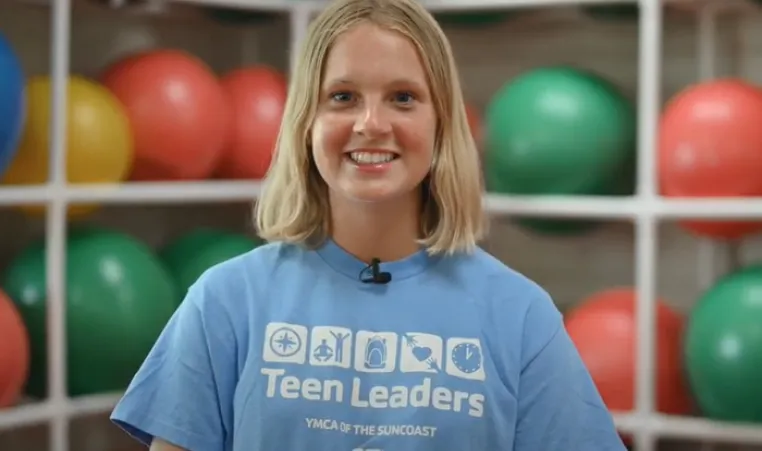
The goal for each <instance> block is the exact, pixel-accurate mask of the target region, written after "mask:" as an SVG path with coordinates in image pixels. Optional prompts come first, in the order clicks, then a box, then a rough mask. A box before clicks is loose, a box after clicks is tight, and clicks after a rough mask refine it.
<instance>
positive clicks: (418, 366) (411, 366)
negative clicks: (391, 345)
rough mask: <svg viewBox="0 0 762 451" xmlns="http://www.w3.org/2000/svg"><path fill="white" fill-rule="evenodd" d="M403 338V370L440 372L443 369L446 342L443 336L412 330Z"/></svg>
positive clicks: (401, 357)
mask: <svg viewBox="0 0 762 451" xmlns="http://www.w3.org/2000/svg"><path fill="white" fill-rule="evenodd" d="M401 339H402V347H401V348H400V371H401V372H403V373H438V372H440V371H441V370H442V354H443V350H444V349H443V348H444V343H443V341H442V338H441V337H439V336H437V335H432V334H424V333H417V332H412V333H406V334H404V335H402V337H401Z"/></svg>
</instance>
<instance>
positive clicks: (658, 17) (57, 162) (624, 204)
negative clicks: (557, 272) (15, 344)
mask: <svg viewBox="0 0 762 451" xmlns="http://www.w3.org/2000/svg"><path fill="white" fill-rule="evenodd" d="M176 1H177V2H178V3H180V2H182V3H187V4H198V5H205V6H232V7H240V8H251V9H257V10H265V11H277V12H282V13H285V14H288V15H289V16H290V45H289V48H290V49H291V50H292V51H291V52H290V53H291V54H293V53H294V52H293V49H295V48H296V47H297V46H299V45H300V43H301V41H302V40H303V38H304V34H305V29H306V27H307V24H308V23H309V21H310V18H311V17H312V15H313V14H314V13H315V12H316V11H318V10H319V9H320V8H321V2H320V1H308V0H182V1H181V0H176ZM675 1H676V2H679V3H685V4H686V5H688V4H690V5H691V6H692V7H695V8H696V10H697V13H696V18H697V20H698V21H699V35H700V39H699V40H698V42H697V45H698V46H699V50H698V54H699V64H698V66H699V67H698V68H697V71H698V72H699V78H703V79H706V78H712V77H713V76H714V71H713V66H714V61H713V54H714V52H715V51H716V50H715V49H714V47H715V39H714V38H713V36H714V13H715V12H716V9H717V8H718V7H720V6H721V7H722V8H735V7H739V8H743V7H744V5H745V2H741V1H731V0H715V1H708V2H702V5H701V6H699V5H694V3H695V2H690V1H688V0H683V1H681V0H675ZM111 2H112V4H113V5H114V6H118V5H119V4H121V3H123V2H121V1H120V0H111ZM615 2H616V3H628V2H627V1H626V0H610V1H607V2H606V3H615ZM427 3H428V4H429V6H430V8H431V9H432V10H441V11H444V10H469V9H486V8H505V9H507V8H533V7H541V6H543V7H544V6H552V5H577V4H582V3H589V4H593V3H602V2H600V1H598V0H584V1H581V0H430V1H428V2H427ZM639 4H640V7H641V20H640V24H639V43H638V44H639V53H638V55H639V56H638V58H639V61H638V74H637V77H638V86H637V88H638V89H637V103H638V106H639V127H640V128H639V132H638V135H639V136H638V138H639V139H638V142H639V146H640V147H639V149H638V152H639V155H638V156H639V160H638V164H639V168H638V169H639V174H638V183H637V188H638V189H637V195H636V196H634V197H630V198H625V199H616V200H605V199H598V198H586V197H574V198H563V197H542V198H534V197H504V196H486V197H485V204H486V206H487V208H488V209H489V210H490V211H491V212H492V213H493V214H495V215H542V216H557V217H575V218H607V219H613V220H625V221H629V222H632V223H633V225H634V227H635V230H636V233H635V240H636V241H635V243H636V244H635V258H636V260H635V274H634V276H635V279H634V280H635V285H636V287H637V293H638V309H637V318H638V335H639V336H640V337H641V338H642V341H641V342H640V343H639V347H638V353H637V362H638V368H639V369H640V370H641V371H640V372H639V374H638V378H637V385H636V403H635V405H636V409H635V411H634V412H633V413H629V414H621V415H616V420H617V424H618V426H619V427H620V428H621V430H622V431H623V432H629V433H632V434H633V435H634V437H635V439H636V445H637V448H636V449H638V450H641V451H653V450H654V449H655V441H656V439H658V438H661V437H673V438H691V439H707V440H719V441H723V442H732V443H739V444H740V443H743V444H760V445H762V425H759V426H753V425H729V424H720V423H715V422H711V421H708V420H705V419H699V418H676V417H666V416H663V415H659V414H655V413H654V387H653V385H654V381H653V375H652V373H651V372H648V371H647V370H648V369H649V368H652V367H653V364H652V362H653V361H654V350H653V346H654V330H655V327H654V311H655V301H654V300H655V298H656V294H657V265H656V262H657V254H658V251H659V240H658V233H657V228H658V226H659V223H660V222H662V221H666V220H675V219H679V218H687V217H691V218H762V199H722V200H690V201H689V200H679V201H677V200H669V199H663V198H660V197H659V196H658V195H657V187H656V180H655V174H656V170H655V161H654V160H655V158H654V147H655V141H656V136H657V119H658V117H659V114H660V110H661V105H662V102H663V99H662V58H661V55H662V37H663V36H662V31H663V27H662V13H663V6H664V5H663V3H662V2H661V1H659V0H640V1H639ZM49 7H50V8H51V13H50V17H51V24H50V25H51V33H50V46H51V47H50V48H51V49H52V50H51V64H50V71H51V76H52V80H53V86H54V91H53V92H54V94H53V98H52V107H53V116H52V141H51V144H50V151H51V155H52V158H51V179H50V182H49V183H48V184H47V185H45V186H40V187H32V188H14V187H1V188H0V207H11V206H17V205H22V204H27V205H28V204H31V203H36V204H40V205H46V206H47V208H48V215H47V217H46V225H45V230H46V238H47V243H48V246H49V249H50V252H49V253H48V256H49V260H48V262H47V269H48V272H47V274H48V286H49V292H50V293H51V297H50V299H49V300H48V306H49V310H48V311H49V331H50V334H49V349H50V353H49V354H50V358H49V364H50V365H49V368H50V374H49V378H50V388H51V390H50V393H51V396H50V398H49V400H47V401H46V402H44V403H41V404H33V405H25V406H21V407H18V408H14V409H10V410H6V411H0V432H1V431H2V430H7V429H10V428H14V427H20V426H25V425H30V424H35V423H42V422H49V423H50V425H51V436H50V450H51V451H69V428H68V424H69V421H70V419H71V418H74V417H78V416H82V415H87V414H90V413H103V412H108V411H109V410H110V409H111V408H112V406H113V405H114V402H115V400H116V399H117V397H118V394H113V395H103V396H95V397H86V398H80V399H76V400H70V399H68V397H67V396H66V394H65V387H66V372H65V361H66V358H65V350H66V334H65V333H64V331H65V323H64V321H65V318H64V315H63V308H64V299H63V293H64V292H65V280H64V276H63V272H64V253H65V249H64V246H65V232H66V216H65V210H66V208H67V207H68V206H70V205H74V204H84V203H92V202H98V203H101V204H105V205H126V204H190V203H194V204H198V203H218V202H229V201H238V202H245V201H249V200H252V201H253V200H254V199H255V198H256V196H257V193H258V191H259V185H258V184H257V183H253V182H251V183H249V182H194V183H149V184H124V185H115V186H112V185H107V186H86V187H82V186H70V185H67V184H66V181H65V180H64V170H65V157H64V155H65V148H64V138H65V126H66V116H65V104H66V91H65V89H64V87H65V82H66V77H67V74H68V73H69V69H70V67H69V66H70V45H71V41H70V36H71V31H72V30H71V28H72V25H71V22H72V18H71V8H72V5H71V0H55V1H52V2H50V5H49ZM761 23H762V22H761ZM0 214H1V213H0ZM703 252H704V253H706V254H707V255H709V254H713V253H716V252H717V249H716V247H714V246H711V245H706V246H705V247H704V250H703ZM710 272H711V271H710Z"/></svg>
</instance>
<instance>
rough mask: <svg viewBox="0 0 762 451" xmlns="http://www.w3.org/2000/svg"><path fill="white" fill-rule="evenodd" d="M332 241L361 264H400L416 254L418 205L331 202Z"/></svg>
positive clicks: (414, 203) (332, 200)
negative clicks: (376, 259)
mask: <svg viewBox="0 0 762 451" xmlns="http://www.w3.org/2000/svg"><path fill="white" fill-rule="evenodd" d="M331 217H332V228H331V232H332V238H333V240H334V241H335V242H336V244H337V245H339V246H340V247H341V248H343V249H344V250H346V251H347V252H349V253H350V254H352V255H354V256H355V257H357V258H359V259H360V260H362V261H364V262H370V261H371V259H373V258H378V259H379V260H381V261H382V262H390V261H395V260H401V259H403V258H405V257H408V256H410V255H412V254H414V253H415V252H417V251H419V250H420V245H419V244H418V243H416V240H417V239H418V238H419V235H420V202H419V201H418V200H412V199H411V201H409V202H389V203H385V204H379V203H362V202H353V201H348V200H344V199H341V200H337V199H331Z"/></svg>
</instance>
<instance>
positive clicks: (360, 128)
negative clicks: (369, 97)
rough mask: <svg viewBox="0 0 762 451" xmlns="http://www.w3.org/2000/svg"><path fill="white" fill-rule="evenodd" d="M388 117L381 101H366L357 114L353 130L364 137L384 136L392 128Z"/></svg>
mask: <svg viewBox="0 0 762 451" xmlns="http://www.w3.org/2000/svg"><path fill="white" fill-rule="evenodd" d="M389 119H390V118H389V115H388V112H387V111H386V110H385V108H384V105H383V103H381V102H368V103H367V104H366V105H365V107H364V108H362V109H361V110H359V112H358V114H357V118H356V119H355V126H354V132H355V133H357V134H359V135H362V136H365V137H366V138H377V137H382V136H385V135H387V134H389V133H390V132H391V130H392V125H391V121H390V120H389Z"/></svg>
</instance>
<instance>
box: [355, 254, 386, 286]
mask: <svg viewBox="0 0 762 451" xmlns="http://www.w3.org/2000/svg"><path fill="white" fill-rule="evenodd" d="M380 265H381V260H379V259H377V258H373V259H371V261H370V264H369V265H368V266H366V267H365V268H363V270H362V271H360V281H361V282H362V283H372V284H375V285H386V284H387V283H389V282H391V281H392V273H390V272H386V271H381V266H380Z"/></svg>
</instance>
